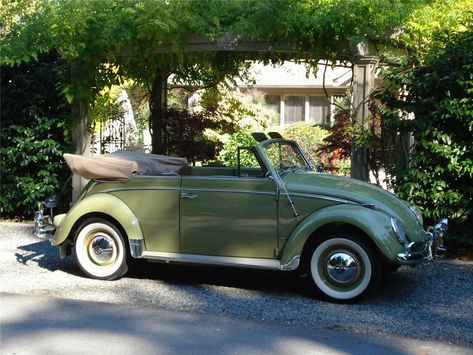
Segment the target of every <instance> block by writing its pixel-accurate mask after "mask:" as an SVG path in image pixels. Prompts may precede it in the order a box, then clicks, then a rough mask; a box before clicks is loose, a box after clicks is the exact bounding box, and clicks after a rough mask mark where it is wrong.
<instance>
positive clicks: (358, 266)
mask: <svg viewBox="0 0 473 355" xmlns="http://www.w3.org/2000/svg"><path fill="white" fill-rule="evenodd" d="M379 270H380V268H379V263H378V259H377V254H376V252H375V251H374V250H373V248H372V247H371V245H370V244H368V243H367V242H366V241H364V240H363V239H362V238H360V237H359V236H357V235H351V234H344V233H336V234H333V235H331V236H329V237H327V238H325V239H324V240H323V241H321V242H319V243H318V244H316V245H315V247H314V248H313V249H312V254H311V258H310V264H309V276H310V279H311V280H312V281H313V283H314V285H315V286H316V288H317V290H318V291H320V292H321V293H322V294H324V295H325V296H327V297H329V298H330V299H333V300H336V301H354V300H357V299H359V298H361V297H363V296H364V295H365V294H366V293H367V292H368V291H369V290H370V289H371V288H372V287H374V286H375V285H376V284H377V282H378V280H379V272H380V271H379Z"/></svg>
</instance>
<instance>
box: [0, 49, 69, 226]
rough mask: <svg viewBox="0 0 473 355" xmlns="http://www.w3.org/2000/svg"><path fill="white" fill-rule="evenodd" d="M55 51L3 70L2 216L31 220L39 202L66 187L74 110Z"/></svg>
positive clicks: (66, 196)
mask: <svg viewBox="0 0 473 355" xmlns="http://www.w3.org/2000/svg"><path fill="white" fill-rule="evenodd" d="M61 64H62V63H60V62H59V61H58V60H57V57H56V56H55V55H47V56H43V57H42V58H41V59H40V60H39V61H38V62H36V63H31V64H27V65H22V66H20V67H14V68H8V67H2V70H1V80H2V86H1V101H2V106H1V117H2V129H1V132H0V137H1V142H2V144H1V148H0V155H1V163H0V170H1V189H2V191H1V196H0V211H1V214H2V217H9V218H31V217H32V216H33V213H34V211H35V209H36V203H37V202H41V201H43V200H44V199H45V198H46V197H48V196H49V195H50V194H51V193H53V192H56V193H58V192H60V191H61V188H62V189H63V190H64V193H63V194H62V196H60V197H64V204H67V202H65V201H67V200H69V191H70V189H68V188H67V187H64V186H65V185H64V184H65V182H66V181H67V178H68V176H69V175H70V172H69V169H67V167H66V166H65V164H64V163H63V160H62V154H63V152H65V151H68V150H69V149H70V139H69V132H68V130H67V129H66V127H67V125H66V122H67V120H68V115H69V112H70V108H69V106H68V105H67V103H66V101H65V100H64V99H63V98H62V97H61V96H60V95H59V93H58V89H59V87H58V83H61V80H62V78H63V76H62V73H61V72H60V71H59V68H61Z"/></svg>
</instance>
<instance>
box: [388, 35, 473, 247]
mask: <svg viewBox="0 0 473 355" xmlns="http://www.w3.org/2000/svg"><path fill="white" fill-rule="evenodd" d="M445 43H446V45H445V46H439V47H437V48H436V49H434V50H433V51H432V52H431V54H430V55H431V58H432V59H430V60H429V61H428V62H427V63H426V64H425V65H424V66H422V67H417V68H414V69H412V67H410V66H409V65H404V66H401V67H397V68H394V69H391V70H388V71H387V72H386V73H385V74H386V77H387V78H388V79H389V80H390V82H391V83H392V84H393V87H392V88H399V87H405V88H406V89H407V91H404V95H401V96H400V97H399V95H398V91H393V90H391V91H389V92H387V93H384V95H383V96H382V102H383V106H382V107H381V108H380V110H381V112H382V118H383V121H384V123H385V124H386V125H388V126H391V127H395V128H396V129H398V131H400V132H410V133H411V134H412V135H413V136H414V138H415V141H416V144H415V147H414V152H413V154H412V160H411V162H410V166H409V168H408V169H406V170H398V171H393V172H392V173H393V174H394V175H396V176H397V179H396V180H395V190H396V191H397V192H398V194H399V195H400V197H402V198H404V199H406V200H408V201H410V202H411V203H413V204H415V205H417V206H419V207H420V208H421V209H422V212H423V215H424V216H425V217H426V219H427V222H433V221H436V220H438V219H439V218H442V217H448V218H451V222H452V226H451V233H450V235H451V237H450V241H451V242H453V243H457V244H460V245H462V244H465V245H473V233H472V229H471V227H472V226H473V31H471V30H470V31H465V32H460V33H457V34H452V35H450V36H448V37H447V38H446V41H445ZM409 113H413V114H414V115H415V118H414V119H405V117H408V114H409ZM403 117H404V118H403Z"/></svg>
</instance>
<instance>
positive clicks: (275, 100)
mask: <svg viewBox="0 0 473 355" xmlns="http://www.w3.org/2000/svg"><path fill="white" fill-rule="evenodd" d="M264 100H265V101H266V107H267V108H268V109H269V110H271V111H273V112H276V113H280V112H281V96H280V95H265V96H264Z"/></svg>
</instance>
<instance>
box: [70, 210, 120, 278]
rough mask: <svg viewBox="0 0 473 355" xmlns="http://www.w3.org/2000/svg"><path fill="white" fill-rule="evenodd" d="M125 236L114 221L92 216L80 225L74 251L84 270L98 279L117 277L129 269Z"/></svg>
mask: <svg viewBox="0 0 473 355" xmlns="http://www.w3.org/2000/svg"><path fill="white" fill-rule="evenodd" d="M125 248H126V246H125V238H124V237H123V236H122V233H120V231H119V230H118V229H117V228H116V227H115V226H114V225H113V224H111V223H110V222H108V221H106V220H103V219H98V218H92V219H89V220H86V221H85V222H84V223H83V224H82V226H81V227H80V228H79V230H78V232H77V234H76V238H75V242H74V251H75V256H76V260H77V263H78V265H79V267H80V268H81V269H82V270H83V271H84V273H85V274H86V275H87V276H89V277H91V278H95V279H100V280H114V279H117V278H119V277H121V276H123V275H124V274H125V273H126V272H127V270H128V267H127V264H126V259H127V257H126V255H127V253H126V249H125Z"/></svg>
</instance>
